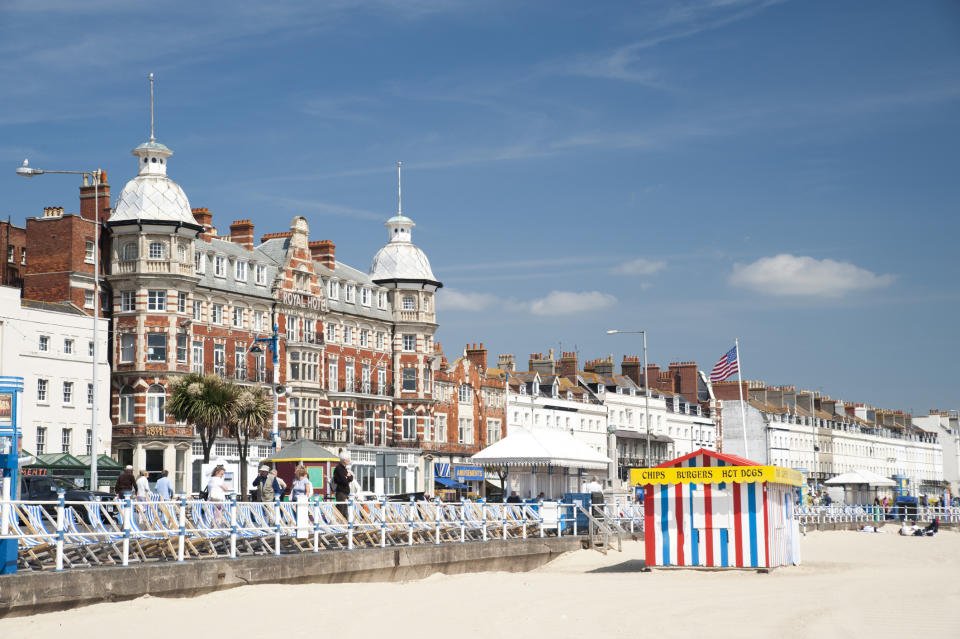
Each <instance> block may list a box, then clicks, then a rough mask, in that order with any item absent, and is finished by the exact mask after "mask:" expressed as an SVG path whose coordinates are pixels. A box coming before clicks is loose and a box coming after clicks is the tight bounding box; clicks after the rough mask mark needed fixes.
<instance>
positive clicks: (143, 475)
mask: <svg viewBox="0 0 960 639" xmlns="http://www.w3.org/2000/svg"><path fill="white" fill-rule="evenodd" d="M149 497H150V480H149V479H147V471H145V470H141V471H140V476H139V477H137V501H147V499H148V498H149Z"/></svg>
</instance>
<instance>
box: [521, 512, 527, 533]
mask: <svg viewBox="0 0 960 639" xmlns="http://www.w3.org/2000/svg"><path fill="white" fill-rule="evenodd" d="M525 511H526V504H524V505H522V506H520V517H521V518H522V519H523V538H524V539H526V538H527V514H526V512H525Z"/></svg>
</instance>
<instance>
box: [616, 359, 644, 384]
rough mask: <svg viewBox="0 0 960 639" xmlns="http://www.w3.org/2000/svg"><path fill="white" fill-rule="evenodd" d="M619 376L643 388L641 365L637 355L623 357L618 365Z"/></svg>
mask: <svg viewBox="0 0 960 639" xmlns="http://www.w3.org/2000/svg"><path fill="white" fill-rule="evenodd" d="M620 374H621V375H623V376H624V377H629V378H630V379H632V380H633V383H634V384H636V385H637V386H640V387H643V385H644V381H643V364H642V363H641V362H640V357H639V356H637V355H624V356H623V361H622V362H621V363H620Z"/></svg>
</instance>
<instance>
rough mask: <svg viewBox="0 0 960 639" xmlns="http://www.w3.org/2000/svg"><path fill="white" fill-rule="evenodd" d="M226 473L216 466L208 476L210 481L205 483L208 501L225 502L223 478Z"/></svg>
mask: <svg viewBox="0 0 960 639" xmlns="http://www.w3.org/2000/svg"><path fill="white" fill-rule="evenodd" d="M226 474H227V471H226V470H225V469H224V468H223V466H217V467H216V468H214V469H213V474H212V475H210V481H208V482H207V499H208V500H209V501H226V499H227V493H226V491H225V490H224V489H223V476H224V475H226Z"/></svg>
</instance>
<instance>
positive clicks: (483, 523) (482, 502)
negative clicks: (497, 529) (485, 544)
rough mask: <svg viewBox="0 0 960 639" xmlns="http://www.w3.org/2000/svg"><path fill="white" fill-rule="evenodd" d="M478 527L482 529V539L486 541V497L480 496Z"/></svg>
mask: <svg viewBox="0 0 960 639" xmlns="http://www.w3.org/2000/svg"><path fill="white" fill-rule="evenodd" d="M480 527H481V528H482V529H483V540H484V541H487V499H486V498H485V497H481V498H480Z"/></svg>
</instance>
